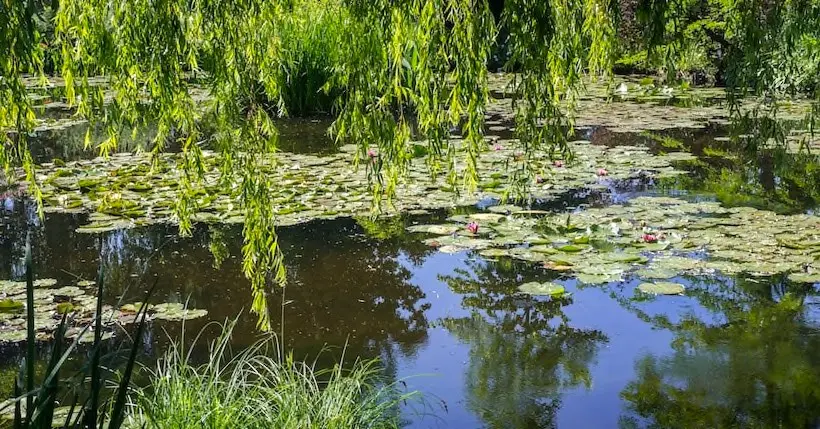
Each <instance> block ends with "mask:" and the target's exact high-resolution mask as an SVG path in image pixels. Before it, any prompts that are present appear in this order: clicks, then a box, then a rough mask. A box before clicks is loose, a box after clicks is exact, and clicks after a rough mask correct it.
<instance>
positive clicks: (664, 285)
mask: <svg viewBox="0 0 820 429" xmlns="http://www.w3.org/2000/svg"><path fill="white" fill-rule="evenodd" d="M638 290H639V291H641V292H643V293H645V294H649V295H683V293H684V291H686V288H685V287H684V286H683V285H682V284H680V283H672V282H655V283H641V284H639V285H638Z"/></svg>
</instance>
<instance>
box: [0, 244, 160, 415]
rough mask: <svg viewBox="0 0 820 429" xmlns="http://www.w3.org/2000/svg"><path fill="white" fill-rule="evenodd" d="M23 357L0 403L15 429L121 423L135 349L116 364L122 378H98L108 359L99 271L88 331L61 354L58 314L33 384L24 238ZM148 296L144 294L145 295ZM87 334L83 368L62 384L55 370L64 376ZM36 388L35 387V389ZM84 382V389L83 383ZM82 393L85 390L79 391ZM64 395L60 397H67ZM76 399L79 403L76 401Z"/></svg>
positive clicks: (31, 303)
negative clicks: (10, 394) (105, 393)
mask: <svg viewBox="0 0 820 429" xmlns="http://www.w3.org/2000/svg"><path fill="white" fill-rule="evenodd" d="M25 265H26V313H27V314H26V336H25V339H26V354H25V358H24V359H23V362H22V363H21V367H20V372H19V374H18V375H17V377H16V378H15V386H14V396H15V397H14V398H13V399H11V400H7V401H4V402H3V403H2V404H0V412H5V411H6V410H7V409H8V408H10V407H13V413H12V417H11V418H10V420H12V421H13V424H14V427H15V428H23V429H35V428H36V429H45V428H48V429H51V428H53V427H64V428H79V427H83V428H97V427H107V428H112V429H117V428H119V427H121V425H122V423H123V421H124V415H123V410H124V409H125V401H126V394H127V390H128V388H129V386H130V383H131V376H132V374H133V371H134V368H135V365H136V357H137V350H138V349H139V348H138V347H136V345H134V346H132V347H131V349H130V351H128V352H127V359H126V360H125V362H124V363H123V364H122V366H121V369H122V373H121V374H120V375H119V377H120V378H119V380H118V381H116V382H113V381H112V380H108V379H107V377H104V376H103V374H102V371H101V369H102V368H101V366H102V365H103V362H108V363H111V362H113V361H112V360H111V356H103V346H104V343H103V341H105V339H104V337H105V333H104V332H103V324H102V319H103V317H104V316H103V314H102V312H103V311H102V307H103V306H102V292H103V274H102V272H100V275H99V279H98V281H97V300H96V301H97V308H96V311H95V313H94V322H93V327H92V326H86V328H85V329H83V330H82V332H80V333H79V335H78V337H77V338H75V339H74V340H73V341H72V342H71V343H70V345H69V346H68V347H67V348H66V349H65V350H63V347H64V342H65V341H66V340H67V338H66V335H65V333H66V328H67V324H66V320H67V318H68V315H67V314H62V316H61V321H60V324H59V325H58V326H57V332H56V334H55V338H54V340H55V341H54V347H53V348H52V350H51V356H50V357H49V360H48V365H47V366H46V367H45V372H44V376H43V379H42V380H41V381H37V380H35V370H34V369H35V365H36V364H37V360H38V356H37V352H36V348H35V343H36V341H37V335H36V333H35V299H34V296H35V281H34V275H33V272H32V259H31V244H30V240H29V239H26V255H25ZM148 295H150V291H149V293H148ZM146 313H147V312H146V311H145V309H141V311H139V312H137V315H136V320H137V326H136V329H135V332H134V336H133V338H137V339H141V338H142V333H143V330H144V329H145V315H146ZM86 334H89V335H93V343H92V345H91V348H90V349H89V360H88V364H87V365H85V366H83V368H82V369H81V370H80V371H79V372H77V373H76V374H73V375H72V376H71V377H70V378H69V379H68V380H67V381H64V380H61V379H60V376H61V371H64V366H65V363H66V361H67V360H68V359H69V357H70V356H71V355H72V353H75V352H76V350H77V346H78V344H79V343H80V339H81V338H82V337H83V336H84V335H86ZM66 382H67V383H68V384H69V386H70V387H68V388H67V389H65V390H67V391H68V392H70V395H69V396H68V397H69V398H70V399H69V400H68V405H64V406H61V407H59V408H58V406H57V405H58V403H59V402H61V401H62V400H63V398H62V396H61V390H62V389H63V388H64V387H63V386H62V384H63V383H66ZM108 382H113V383H114V384H115V385H116V386H117V388H116V389H115V390H113V392H112V396H111V397H110V398H109V399H105V400H103V399H101V393H102V390H103V389H105V384H106V383H108ZM38 383H39V384H38ZM86 383H88V384H86ZM83 389H87V391H85V392H84V391H83ZM68 392H66V393H68ZM81 394H82V395H83V396H82V398H83V399H82V400H81V399H80V398H81V396H80V395H81ZM62 395H65V394H64V393H63V394H62Z"/></svg>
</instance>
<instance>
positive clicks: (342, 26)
mask: <svg viewBox="0 0 820 429" xmlns="http://www.w3.org/2000/svg"><path fill="white" fill-rule="evenodd" d="M349 19H350V16H349V13H348V11H347V8H346V7H345V6H344V5H343V4H342V2H341V1H340V0H294V1H293V2H292V3H291V4H290V5H289V6H284V7H283V8H282V12H281V13H280V14H279V16H278V19H277V22H276V28H277V31H278V35H279V43H280V46H279V49H280V50H281V59H280V61H281V62H280V66H279V70H277V71H276V74H277V76H278V81H279V87H280V88H281V97H282V100H281V105H282V107H283V108H284V110H285V112H286V113H287V114H289V115H292V116H309V115H313V114H317V113H330V112H331V109H332V107H333V104H334V101H335V100H336V98H337V97H338V96H339V93H340V91H341V90H340V89H339V88H337V87H334V86H332V85H331V84H329V82H330V80H331V76H332V73H333V67H334V66H336V65H337V64H339V63H340V58H341V56H342V55H344V53H345V49H346V48H345V46H344V45H343V44H342V40H343V37H342V36H343V35H344V32H345V31H349V26H348V25H347V22H348V20H349Z"/></svg>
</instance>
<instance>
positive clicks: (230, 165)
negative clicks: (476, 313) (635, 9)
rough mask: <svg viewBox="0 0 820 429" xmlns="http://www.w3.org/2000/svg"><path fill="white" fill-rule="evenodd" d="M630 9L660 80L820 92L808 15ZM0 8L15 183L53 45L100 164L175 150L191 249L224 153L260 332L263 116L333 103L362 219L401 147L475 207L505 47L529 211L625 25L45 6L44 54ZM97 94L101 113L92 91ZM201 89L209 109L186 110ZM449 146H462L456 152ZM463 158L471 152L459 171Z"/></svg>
mask: <svg viewBox="0 0 820 429" xmlns="http://www.w3.org/2000/svg"><path fill="white" fill-rule="evenodd" d="M641 3H642V5H641V11H642V13H641V14H640V16H641V17H642V18H643V19H644V21H643V22H644V23H645V27H646V30H645V31H644V32H643V34H644V35H645V36H646V37H647V40H648V42H647V43H646V44H645V45H642V46H640V47H639V50H640V49H643V50H646V51H647V53H648V54H647V55H648V57H647V58H655V57H656V55H655V54H656V53H657V52H662V53H663V55H662V56H661V57H662V58H663V64H664V67H665V68H666V70H667V71H668V72H669V74H670V75H674V72H675V70H678V69H680V66H681V65H683V66H686V64H687V62H688V63H699V62H701V61H702V57H703V56H702V55H701V54H700V53H699V52H702V51H703V50H704V49H707V50H708V49H711V46H714V45H715V43H717V44H718V45H720V49H719V51H720V52H721V54H720V63H721V64H722V67H723V68H724V69H725V81H726V83H727V85H729V87H730V92H731V94H733V97H734V96H739V95H743V94H745V93H747V92H750V93H753V94H764V93H765V94H773V95H777V94H780V93H783V92H793V91H795V90H798V89H807V90H809V91H814V92H818V91H816V89H817V85H818V83H817V73H816V71H817V69H818V65H817V64H818V61H816V60H817V58H818V51H820V47H819V46H820V44H818V43H817V40H818V32H820V4H818V2H817V1H816V0H798V1H789V2H769V1H766V0H721V1H720V2H717V1H716V0H709V1H696V0H676V1H654V0H643V1H642V2H641ZM0 4H2V8H0V13H1V14H2V16H0V18H2V19H0V22H2V24H0V128H2V129H4V130H6V129H11V130H14V132H13V133H11V134H8V135H7V134H4V135H3V136H2V138H3V139H4V142H3V144H2V145H0V147H2V150H0V162H2V164H3V166H4V168H5V169H6V170H7V172H8V170H9V169H10V167H11V166H13V165H18V164H19V165H22V166H23V167H24V170H25V175H26V179H27V181H28V182H29V184H30V185H29V188H28V190H29V193H30V194H31V195H32V196H33V197H34V198H35V199H36V200H37V201H38V202H41V200H42V196H41V195H40V193H39V190H38V188H37V186H36V180H35V179H36V176H35V172H34V167H33V165H32V161H31V154H30V153H29V151H28V147H27V142H26V135H27V133H28V132H29V131H30V130H31V129H32V128H33V126H34V123H35V119H36V118H35V115H34V112H33V110H32V109H31V104H30V101H29V100H28V98H27V97H26V87H25V85H24V84H23V78H22V77H23V74H25V73H31V74H33V75H34V76H38V77H39V76H42V70H43V67H44V66H43V64H44V59H43V58H44V46H43V43H42V42H43V41H44V40H46V41H48V43H47V47H48V49H49V50H56V51H59V53H60V55H59V58H58V59H57V60H56V61H55V64H58V65H59V67H60V74H61V76H62V78H64V79H65V82H66V92H65V96H66V99H67V100H68V102H69V103H75V104H76V108H77V111H78V113H79V114H80V115H81V116H82V117H85V118H88V119H90V120H91V121H92V122H102V123H104V124H105V125H106V130H107V138H106V139H104V140H103V141H102V142H101V143H99V145H98V146H97V149H98V150H99V151H100V153H101V154H103V155H105V154H108V153H110V152H111V151H112V150H114V149H116V148H118V147H119V143H120V139H121V138H120V136H121V134H122V130H124V129H128V128H131V127H137V128H146V127H148V126H149V125H148V124H149V123H151V124H152V126H153V124H154V123H155V124H156V135H155V138H154V141H153V147H152V150H153V151H154V153H158V152H161V151H162V150H164V148H165V147H166V146H167V145H168V143H169V142H174V143H176V145H177V146H179V147H181V149H182V157H183V159H184V164H185V168H186V174H185V175H184V176H183V177H182V180H181V181H180V183H179V187H178V189H179V195H178V198H177V201H176V204H175V211H176V218H177V220H178V222H179V226H180V231H181V232H182V233H188V232H190V228H191V214H192V213H194V212H195V211H196V208H197V207H196V201H197V199H196V198H195V197H196V195H198V194H201V193H202V192H203V190H204V189H207V186H205V184H204V183H203V174H202V173H203V164H204V162H203V156H204V155H203V154H202V151H201V144H202V143H204V142H206V141H207V143H209V144H210V145H211V146H213V147H216V148H217V149H218V150H219V152H220V159H221V164H222V165H221V170H222V172H223V178H222V180H221V181H220V183H219V185H221V186H222V187H224V188H227V189H231V191H232V193H233V195H232V196H233V197H236V198H238V199H240V201H241V202H242V207H243V210H244V212H245V213H244V214H245V219H246V222H245V226H244V237H245V245H244V246H243V256H244V261H245V262H244V265H243V267H244V271H245V275H246V276H247V277H248V278H249V279H250V280H251V288H252V295H253V302H254V304H253V307H252V308H253V310H254V311H255V312H256V313H258V314H259V316H260V318H259V326H260V327H261V328H263V329H267V328H269V323H268V319H267V303H266V291H267V288H268V286H269V285H271V284H276V285H280V286H281V285H284V284H285V282H286V276H285V272H284V268H283V266H282V264H281V262H282V258H283V256H282V254H281V252H280V251H279V249H278V241H277V238H276V234H275V228H274V225H275V213H274V212H273V211H272V209H271V207H272V204H271V189H273V188H275V187H276V186H278V184H277V183H273V182H272V181H271V180H270V178H268V177H266V176H265V175H262V174H258V173H259V171H260V170H261V168H262V167H263V166H265V164H266V163H268V161H265V159H268V158H266V157H262V156H260V155H263V154H269V153H272V152H274V151H275V150H276V135H277V133H276V128H275V126H274V123H273V118H274V117H275V116H278V115H284V114H287V113H289V112H291V113H296V114H306V113H310V112H311V111H313V110H322V111H324V110H328V106H329V104H330V103H331V102H334V105H335V107H334V108H335V110H336V111H337V112H338V117H337V119H336V121H335V123H334V125H333V127H332V130H331V131H332V132H333V134H334V135H335V137H336V139H337V140H338V141H344V142H352V143H355V144H357V145H359V150H358V152H357V154H358V155H357V160H358V161H360V162H361V163H363V164H365V165H364V167H365V168H367V170H368V172H370V173H371V174H370V179H371V180H370V184H371V189H372V192H373V194H374V196H375V197H377V198H375V199H374V200H375V201H376V202H377V203H376V204H374V209H379V208H381V204H380V202H381V200H382V198H383V197H387V199H388V201H389V198H390V197H391V196H392V195H393V194H394V192H395V189H396V185H397V183H398V182H399V181H400V180H401V179H402V178H403V177H404V175H405V174H406V173H407V170H408V168H407V166H408V163H409V161H410V160H411V159H412V158H413V157H414V156H416V153H415V151H414V150H413V146H412V145H411V144H410V140H411V136H412V137H414V138H416V137H418V138H422V139H426V140H428V141H429V142H430V145H429V150H428V152H427V154H426V155H425V156H426V159H427V161H428V165H429V168H430V171H431V174H433V175H435V174H439V173H446V174H447V176H448V177H449V179H450V181H451V183H452V185H453V186H454V188H456V185H460V188H463V189H468V190H474V189H476V187H477V186H478V184H479V182H480V180H479V177H478V172H477V168H476V166H477V159H478V157H479V156H480V154H481V152H482V151H484V150H486V143H485V140H484V138H483V136H484V115H485V111H486V107H487V103H488V82H487V81H488V76H487V64H488V62H489V61H490V57H491V53H492V48H493V46H494V44H495V43H496V42H497V41H496V37H497V29H498V28H503V29H505V32H504V34H505V36H504V39H503V40H500V41H499V42H500V44H501V45H503V46H504V49H505V51H506V53H507V55H508V62H507V64H506V67H507V69H508V70H510V71H515V72H516V78H515V79H514V81H513V84H512V88H511V89H512V94H513V96H514V97H515V107H516V131H515V132H516V137H518V141H519V142H520V145H521V148H520V149H521V152H522V158H523V160H524V162H521V163H519V164H520V167H519V168H517V170H516V171H515V172H514V174H512V175H511V176H512V179H511V180H513V182H514V183H515V184H517V185H519V186H518V190H516V192H517V193H524V192H525V191H526V187H527V186H528V184H530V183H532V182H533V180H532V179H533V176H534V173H533V171H532V170H533V169H532V168H531V163H530V162H528V161H529V160H530V159H531V156H532V155H533V154H537V153H543V152H544V151H546V152H548V153H550V154H554V153H555V154H558V153H560V154H562V156H566V155H567V152H568V149H567V146H566V139H567V135H568V133H569V132H571V128H572V124H573V114H572V112H573V109H574V106H575V101H576V98H577V90H578V88H579V86H580V85H581V82H582V78H583V77H584V75H600V74H604V75H606V74H607V73H609V71H610V70H611V68H612V62H613V58H614V51H615V49H616V45H615V23H616V18H617V16H618V11H617V10H616V2H614V1H607V0H549V1H543V0H508V1H506V2H504V8H503V11H502V12H501V13H500V15H499V18H498V19H500V21H496V17H495V16H494V15H493V14H492V13H491V12H490V8H489V5H488V1H487V0H401V1H391V0H376V1H365V0H346V1H344V0H331V1H319V0H291V1H283V2H271V1H264V0H238V1H232V2H221V1H215V0H184V1H183V0H159V1H157V0H126V1H121V2H107V1H101V0H91V1H87V0H59V1H58V2H56V3H55V4H54V5H51V6H49V7H50V9H49V10H51V11H53V10H55V7H54V6H55V5H57V4H58V5H59V8H58V9H57V13H56V16H55V17H54V20H53V36H51V35H48V36H43V35H42V34H41V33H40V32H39V31H38V30H37V23H38V22H41V21H42V18H40V17H35V15H36V14H35V11H36V10H38V8H37V7H36V3H35V2H34V0H29V1H26V2H20V1H12V0H3V2H2V3H0ZM40 10H46V8H45V7H40ZM38 20H39V21H38ZM761 23H763V24H762V25H761ZM49 31H51V30H49ZM716 35H717V36H716ZM718 36H719V37H718ZM44 37H45V39H44ZM51 38H53V41H51V40H50V39H51ZM705 38H708V39H709V41H706V39H705ZM716 38H717V39H720V38H722V39H725V40H718V41H717V42H714V41H713V39H716ZM688 46H694V48H692V49H690V48H689V47H688ZM99 76H102V77H104V79H105V80H106V81H107V87H108V88H110V91H108V92H107V93H105V92H104V91H103V89H102V87H101V86H98V85H94V84H93V80H92V78H96V77H99ZM202 87H204V88H202ZM200 89H205V90H206V91H207V93H208V97H206V100H205V101H202V100H201V99H199V98H195V96H194V94H195V93H201V91H198V90H200ZM817 109H820V107H817ZM92 125H93V124H92ZM92 128H93V127H92ZM92 128H89V129H92ZM451 129H455V130H458V132H459V133H460V134H461V136H460V137H458V138H451V136H450V131H451ZM411 131H414V132H411ZM91 141H92V139H91V137H90V132H89V134H87V138H86V145H87V146H90V145H91ZM457 148H458V149H465V150H461V151H460V152H461V153H463V154H464V156H463V159H457V156H456V149H457ZM237 176H238V177H239V180H232V179H233V178H235V177H237ZM205 192H207V191H205ZM200 196H201V195H200Z"/></svg>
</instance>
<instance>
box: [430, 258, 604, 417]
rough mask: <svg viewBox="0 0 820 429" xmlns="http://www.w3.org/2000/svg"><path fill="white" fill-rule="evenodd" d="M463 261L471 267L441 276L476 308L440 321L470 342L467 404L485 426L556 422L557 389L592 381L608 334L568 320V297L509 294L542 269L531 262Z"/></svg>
mask: <svg viewBox="0 0 820 429" xmlns="http://www.w3.org/2000/svg"><path fill="white" fill-rule="evenodd" d="M468 264H469V266H470V271H467V270H457V272H456V274H455V275H452V276H443V277H442V280H443V281H445V282H446V283H447V284H448V285H449V286H450V288H451V289H453V290H454V291H455V292H458V293H460V294H463V295H464V299H463V303H464V304H465V306H466V307H467V308H471V309H473V310H474V311H473V314H472V315H471V317H464V318H447V319H444V320H443V321H442V323H443V325H444V326H445V327H446V328H447V329H448V330H449V331H450V332H451V333H453V335H455V336H456V337H458V338H459V339H460V340H461V341H464V342H467V343H469V344H470V364H469V367H468V370H467V374H466V379H467V397H468V401H469V407H470V408H471V409H472V410H473V412H475V413H476V414H477V415H479V416H480V417H481V418H482V419H483V420H484V421H485V422H486V423H487V425H489V426H490V427H554V426H556V424H557V422H556V421H555V416H556V414H557V412H558V410H559V408H560V406H561V392H562V390H564V389H566V388H570V387H577V386H586V387H589V386H590V384H591V382H592V380H591V378H590V374H589V366H590V364H592V362H593V360H594V359H595V354H596V352H597V348H598V347H599V346H600V345H601V344H602V343H604V342H606V341H607V338H606V337H605V336H604V334H603V333H601V332H599V331H592V330H582V329H575V328H573V327H571V326H570V325H569V320H568V319H567V317H566V316H565V315H564V313H563V311H562V308H561V307H562V306H564V305H567V304H569V303H570V302H571V299H570V298H565V299H560V300H548V299H541V298H532V297H525V296H521V295H514V292H515V288H516V286H517V285H519V284H521V282H523V281H529V280H532V279H533V278H536V276H537V275H539V273H538V272H537V271H535V269H533V268H532V267H531V266H528V264H515V263H511V262H510V261H501V262H493V261H488V262H483V261H468ZM543 275H544V274H543V273H540V276H543ZM539 280H543V278H540V279H539Z"/></svg>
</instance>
